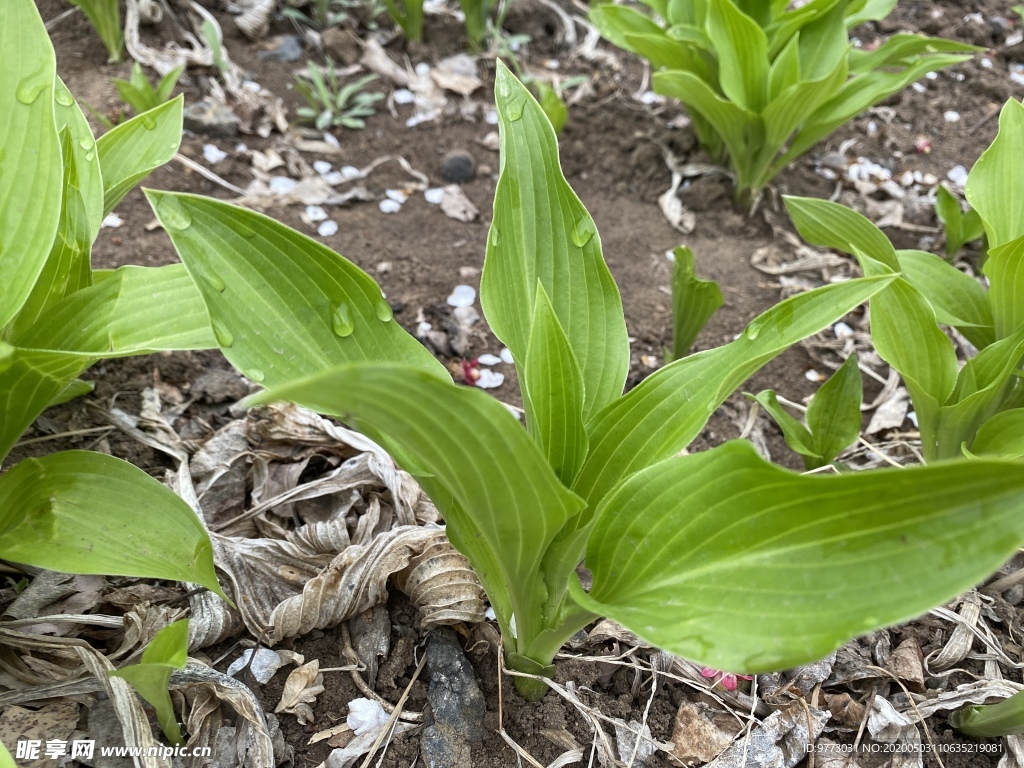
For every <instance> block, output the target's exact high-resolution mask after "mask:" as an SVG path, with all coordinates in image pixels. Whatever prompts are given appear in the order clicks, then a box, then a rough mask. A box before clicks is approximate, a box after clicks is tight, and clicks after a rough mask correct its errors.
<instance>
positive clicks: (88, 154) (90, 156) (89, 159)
mask: <svg viewBox="0 0 1024 768" xmlns="http://www.w3.org/2000/svg"><path fill="white" fill-rule="evenodd" d="M95 156H96V153H95V152H86V153H85V160H86V162H88V163H91V162H92V159H93V158H94V157H95Z"/></svg>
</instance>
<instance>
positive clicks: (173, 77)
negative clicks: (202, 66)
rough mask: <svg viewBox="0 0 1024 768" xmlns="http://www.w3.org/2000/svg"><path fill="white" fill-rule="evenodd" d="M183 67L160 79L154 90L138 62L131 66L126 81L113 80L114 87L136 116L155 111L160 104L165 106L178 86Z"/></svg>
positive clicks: (176, 68)
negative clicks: (130, 71)
mask: <svg viewBox="0 0 1024 768" xmlns="http://www.w3.org/2000/svg"><path fill="white" fill-rule="evenodd" d="M184 69H185V68H184V67H183V66H181V67H175V68H174V69H172V70H171V71H170V72H168V73H167V74H166V75H164V76H163V77H162V78H160V82H159V83H158V84H157V86H156V88H154V87H153V84H152V83H150V82H149V78H148V77H146V74H145V73H144V72H143V71H142V67H141V66H139V63H138V62H135V64H134V65H133V66H132V73H131V75H130V76H129V78H128V79H127V80H118V79H116V78H115V79H114V86H115V87H116V88H117V93H118V95H119V96H120V97H121V101H123V102H124V103H125V104H127V105H128V106H129V107H131V108H132V110H133V111H134V112H135V114H137V115H141V114H142V113H143V112H149V110H151V109H156V108H157V107H159V106H160V105H161V104H166V103H167V102H168V101H169V100H170V98H171V93H172V92H173V91H174V86H175V85H177V84H178V78H179V77H181V73H182V72H183V71H184Z"/></svg>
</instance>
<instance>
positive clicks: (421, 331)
mask: <svg viewBox="0 0 1024 768" xmlns="http://www.w3.org/2000/svg"><path fill="white" fill-rule="evenodd" d="M432 330H434V326H432V325H431V324H430V323H428V322H427V321H426V320H423V321H421V322H420V324H419V325H417V326H416V336H417V337H418V338H423V337H424V336H426V335H427V334H428V333H430V332H431V331H432Z"/></svg>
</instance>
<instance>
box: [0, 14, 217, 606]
mask: <svg viewBox="0 0 1024 768" xmlns="http://www.w3.org/2000/svg"><path fill="white" fill-rule="evenodd" d="M0 114H2V115H4V119H3V120H2V121H0V148H2V149H0V158H2V161H0V162H2V173H0V463H2V462H3V461H4V459H6V458H7V456H8V455H9V454H10V453H11V450H12V449H13V448H14V446H15V444H16V442H17V441H18V439H19V437H20V436H21V435H22V433H23V432H24V431H25V430H26V429H27V428H28V427H29V425H31V424H32V422H34V421H35V420H36V418H37V417H38V416H39V415H40V414H41V413H42V412H43V410H44V409H46V408H47V407H48V406H50V405H53V404H55V403H60V402H64V401H66V400H68V399H70V398H72V397H75V396H78V395H80V394H83V393H85V392H88V391H90V389H91V386H90V385H89V384H87V383H85V382H82V381H80V380H79V379H78V377H79V376H80V375H81V374H82V373H83V372H84V371H85V370H86V369H88V368H89V366H90V365H92V364H93V363H94V362H95V361H96V360H99V359H100V358H106V357H122V356H126V355H138V354H144V353H149V352H154V351H159V350H172V349H203V348H209V347H211V346H214V345H215V344H216V340H215V339H214V338H213V334H212V331H211V329H210V322H209V318H208V316H207V314H206V310H205V308H204V306H203V301H202V297H201V296H200V295H199V293H198V291H197V290H196V287H195V284H194V283H193V282H192V280H191V278H190V277H189V275H188V273H187V272H186V271H185V269H184V267H183V266H182V265H180V264H176V265H171V266H167V267H158V268H142V267H131V266H129V267H121V268H120V269H115V270H94V269H92V267H91V265H90V253H91V250H92V244H93V241H94V240H95V238H96V236H97V233H98V232H99V229H100V223H101V221H102V220H103V218H104V216H106V215H107V214H108V213H109V212H110V211H111V210H112V209H113V208H114V206H115V205H116V204H117V203H118V202H119V201H120V200H121V198H123V197H124V195H125V194H127V193H128V192H129V191H130V190H131V189H132V188H133V187H134V186H135V184H136V183H137V182H138V181H139V180H140V179H142V178H144V177H145V176H146V175H148V174H149V173H150V171H152V170H153V169H154V168H156V167H158V166H160V165H162V164H163V163H165V162H167V160H169V159H170V158H171V157H172V156H173V155H174V153H175V152H176V151H177V148H178V144H179V142H180V140H181V125H182V100H181V98H178V99H175V100H174V101H171V102H168V103H166V104H164V105H162V106H160V107H157V108H156V109H153V110H150V111H148V112H145V113H143V114H141V115H139V116H138V117H136V118H134V119H133V120H129V121H128V122H126V123H124V124H123V125H121V126H119V127H118V128H116V129H114V130H112V131H110V132H109V133H106V134H104V135H103V136H101V137H100V138H99V139H98V140H96V139H94V137H93V134H92V131H91V130H90V128H89V124H88V122H87V121H86V119H85V116H84V115H83V114H82V111H81V110H80V109H79V107H78V105H77V104H76V102H75V100H74V98H73V97H72V95H71V93H70V91H69V90H68V89H67V87H66V86H65V85H64V83H63V82H62V81H61V80H60V78H58V77H57V75H56V60H55V56H54V52H53V47H52V45H51V44H50V41H49V38H48V37H47V35H46V29H45V27H44V25H43V22H42V19H40V17H39V12H38V11H37V9H36V7H35V4H34V3H33V2H32V0H7V2H6V3H5V5H4V11H3V24H2V25H0ZM0 557H2V558H4V559H5V560H9V561H12V562H16V563H25V564H28V565H32V566H35V567H38V568H49V569H51V570H56V571H64V572H70V573H99V574H111V575H121V576H138V577H151V578H160V579H175V580H182V581H191V582H197V583H199V584H202V585H204V586H206V587H209V588H210V589H212V590H216V591H217V592H218V593H220V587H219V586H218V584H217V578H216V575H215V573H214V568H213V553H212V546H211V544H210V540H209V537H208V536H207V534H206V531H205V529H204V527H203V524H202V522H201V521H200V519H199V518H198V516H197V515H196V514H195V512H193V510H192V509H191V508H190V507H189V506H188V505H187V504H186V503H185V502H184V501H182V500H181V499H180V498H178V496H176V495H175V494H174V493H172V492H171V491H170V490H168V489H167V488H165V487H164V486H163V485H161V484H160V483H159V482H157V481H156V480H154V479H153V478H151V477H150V476H149V475H147V474H146V473H145V472H143V471H142V470H141V469H138V468H137V467H134V466H132V465H131V464H129V463H127V462H125V461H121V460H120V459H116V458H114V457H112V456H107V455H103V454H99V453H89V452H86V451H64V452H61V453H54V454H51V455H48V456H45V457H43V458H39V459H25V460H23V461H22V462H20V463H19V464H16V465H14V466H13V467H10V468H8V469H7V470H6V471H5V472H4V474H2V475H0Z"/></svg>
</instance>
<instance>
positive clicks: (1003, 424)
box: [971, 408, 1024, 459]
mask: <svg viewBox="0 0 1024 768" xmlns="http://www.w3.org/2000/svg"><path fill="white" fill-rule="evenodd" d="M971 453H974V454H976V455H979V456H986V457H996V458H1000V459H1020V458H1024V408H1014V409H1013V410H1010V411H1003V412H1002V413H997V414H996V415H995V416H993V417H992V418H991V419H989V420H988V421H986V422H985V423H984V424H982V425H981V428H980V429H979V430H978V434H977V435H976V436H975V438H974V442H973V443H972V444H971Z"/></svg>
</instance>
